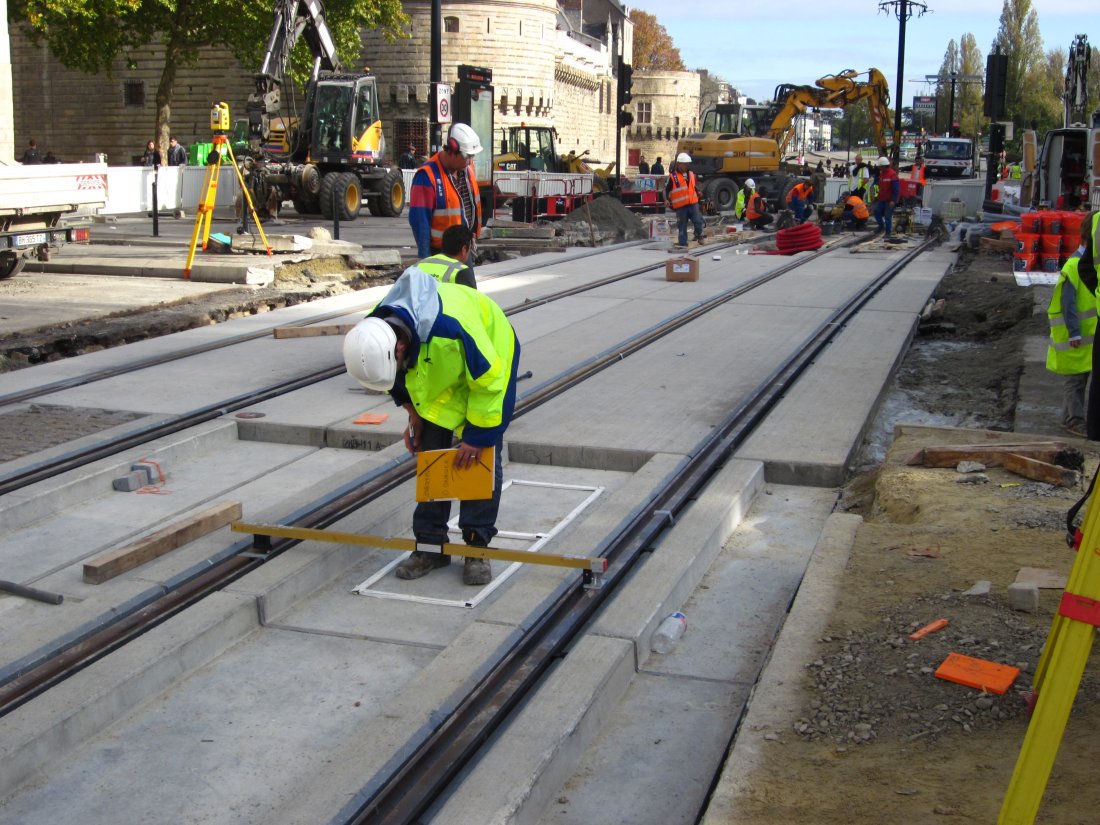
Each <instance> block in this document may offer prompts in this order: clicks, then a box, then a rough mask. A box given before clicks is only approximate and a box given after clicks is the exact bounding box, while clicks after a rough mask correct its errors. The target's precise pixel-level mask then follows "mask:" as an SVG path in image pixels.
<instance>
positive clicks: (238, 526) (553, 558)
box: [230, 521, 607, 576]
mask: <svg viewBox="0 0 1100 825" xmlns="http://www.w3.org/2000/svg"><path fill="white" fill-rule="evenodd" d="M230 529H231V530H232V531H233V532H235V533H251V534H252V535H253V536H256V537H259V536H274V537H276V538H281V539H298V540H299V541H328V542H334V543H336V544H356V545H359V546H361V547H380V548H382V549H384V550H402V551H404V550H419V551H420V552H422V553H442V554H443V555H444V556H470V557H473V558H478V559H496V560H497V561H508V562H516V561H518V562H520V563H521V564H545V565H549V566H551V567H573V568H577V569H579V570H583V571H584V572H585V573H586V574H594V575H596V576H602V575H603V574H604V573H606V572H607V559H605V558H603V557H602V556H568V555H564V556H563V555H556V554H554V553H528V552H524V551H523V550H506V549H504V548H502V547H471V546H469V545H467V544H450V543H447V544H421V543H418V542H417V541H416V540H415V539H402V538H387V537H385V536H371V535H362V534H360V533H341V532H339V531H336V530H317V529H315V528H312V527H290V526H288V525H283V524H249V523H248V522H245V521H235V522H233V524H232V525H231V527H230ZM257 546H258V547H261V548H262V547H263V544H262V543H258V544H257Z"/></svg>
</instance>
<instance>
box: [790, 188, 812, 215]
mask: <svg viewBox="0 0 1100 825" xmlns="http://www.w3.org/2000/svg"><path fill="white" fill-rule="evenodd" d="M813 196H814V186H813V184H812V183H810V182H808V181H802V180H800V181H799V182H798V183H796V184H795V185H794V186H792V187H791V189H790V191H789V192H787V207H788V208H789V209H790V210H791V211H792V212H793V213H794V219H795V221H796V222H797V223H805V221H806V219H807V218H808V217H810V212H811V211H812V209H813V207H812V206H810V204H811V203H813Z"/></svg>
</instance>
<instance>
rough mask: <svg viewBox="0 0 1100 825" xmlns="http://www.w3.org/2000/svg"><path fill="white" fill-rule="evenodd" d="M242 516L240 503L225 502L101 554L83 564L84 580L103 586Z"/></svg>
mask: <svg viewBox="0 0 1100 825" xmlns="http://www.w3.org/2000/svg"><path fill="white" fill-rule="evenodd" d="M241 514H242V511H241V503H240V502H239V501H227V502H223V503H222V504H219V505H217V506H215V507H211V508H210V509H208V510H203V511H202V512H201V513H196V514H195V515H193V516H190V517H189V518H185V519H183V520H181V521H178V522H176V523H175V524H170V525H168V526H167V527H165V528H164V529H163V530H158V531H157V532H155V533H153V534H152V535H149V536H145V537H144V538H140V539H138V540H137V541H132V542H130V543H129V544H127V545H125V546H124V547H120V548H119V549H117V550H110V551H108V552H106V553H101V554H100V555H98V556H96V557H95V558H94V559H92V560H90V561H87V562H85V563H84V581H85V582H87V583H88V584H102V583H103V582H105V581H107V580H108V579H113V578H114V577H115V576H118V575H121V574H122V573H125V572H126V571H127V570H133V569H134V568H135V567H139V566H141V565H143V564H145V563H146V562H148V561H152V560H153V559H155V558H157V557H158V556H163V555H164V554H165V553H167V552H169V551H171V550H175V549H176V548H177V547H182V546H183V545H185V544H188V543H189V542H192V541H194V540H195V539H197V538H201V537H202V536H205V535H206V534H207V533H212V532H214V531H215V530H217V529H218V528H219V527H225V525H227V524H232V523H233V522H234V521H238V520H239V519H240V517H241Z"/></svg>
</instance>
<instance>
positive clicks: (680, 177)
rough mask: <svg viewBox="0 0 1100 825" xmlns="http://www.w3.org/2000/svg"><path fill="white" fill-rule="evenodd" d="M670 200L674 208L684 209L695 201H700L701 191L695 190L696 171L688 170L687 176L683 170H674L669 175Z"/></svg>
mask: <svg viewBox="0 0 1100 825" xmlns="http://www.w3.org/2000/svg"><path fill="white" fill-rule="evenodd" d="M668 178H669V183H670V184H671V186H670V187H669V193H668V197H669V201H670V202H671V203H672V208H673V209H683V208H684V207H685V206H691V204H693V203H699V193H698V192H696V191H695V173H694V172H688V173H687V175H686V176H685V175H684V174H683V173H682V172H673V173H672V174H671V175H669V176H668Z"/></svg>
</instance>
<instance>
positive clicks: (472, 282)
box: [416, 224, 477, 289]
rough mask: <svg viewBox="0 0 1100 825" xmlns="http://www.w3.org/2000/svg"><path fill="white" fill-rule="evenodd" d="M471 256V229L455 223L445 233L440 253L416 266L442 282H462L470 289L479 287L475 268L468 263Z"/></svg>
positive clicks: (418, 262) (417, 263) (419, 262)
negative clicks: (475, 276)
mask: <svg viewBox="0 0 1100 825" xmlns="http://www.w3.org/2000/svg"><path fill="white" fill-rule="evenodd" d="M469 257H470V230H469V229H467V228H466V227H465V226H461V225H460V224H455V225H454V226H448V227H447V231H446V232H444V233H443V248H442V250H441V251H440V252H439V254H438V255H432V256H431V257H430V258H425V259H424V260H422V261H417V262H416V267H417V269H419V270H420V271H421V272H427V273H428V274H429V275H431V276H432V277H433V278H435V279H436V280H437V281H439V282H440V283H441V284H462V285H463V286H468V287H470V289H477V280H476V279H475V278H474V269H473V267H471V266H467V264H466V261H467V259H468V258H469Z"/></svg>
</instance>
